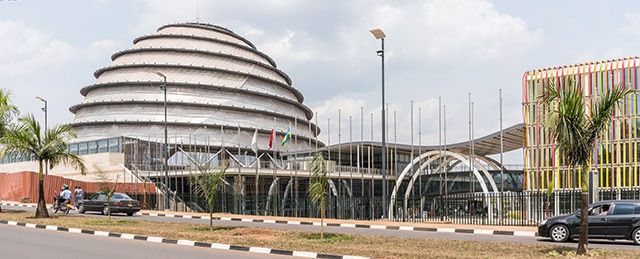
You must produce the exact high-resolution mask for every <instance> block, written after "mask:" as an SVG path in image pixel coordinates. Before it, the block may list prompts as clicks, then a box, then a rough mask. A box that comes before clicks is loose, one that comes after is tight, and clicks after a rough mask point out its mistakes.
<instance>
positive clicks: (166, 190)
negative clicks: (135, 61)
mask: <svg viewBox="0 0 640 259" xmlns="http://www.w3.org/2000/svg"><path fill="white" fill-rule="evenodd" d="M153 73H155V74H156V75H158V76H160V77H162V87H160V88H162V90H163V91H164V147H163V148H162V150H163V152H162V155H163V156H164V197H165V203H164V209H165V210H168V209H169V154H168V152H169V150H167V148H168V147H167V77H166V76H165V75H164V74H163V73H160V72H153Z"/></svg>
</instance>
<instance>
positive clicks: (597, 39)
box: [0, 0, 640, 163]
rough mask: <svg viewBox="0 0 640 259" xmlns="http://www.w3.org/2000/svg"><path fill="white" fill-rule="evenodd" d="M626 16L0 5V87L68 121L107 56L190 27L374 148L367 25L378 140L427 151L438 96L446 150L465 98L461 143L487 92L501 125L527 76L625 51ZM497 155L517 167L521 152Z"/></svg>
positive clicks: (572, 5)
mask: <svg viewBox="0 0 640 259" xmlns="http://www.w3.org/2000/svg"><path fill="white" fill-rule="evenodd" d="M639 14H640V2H635V1H620V0H614V1H592V0H586V1H547V0H541V1H510V0H496V1H488V0H457V1H448V0H427V1H424V0H423V1H418V0H395V1H382V0H373V1H371V0H367V1H364V0H358V1H339V0H328V1H292V0H246V1H243V0H238V1H214V0H211V1H196V0H186V1H170V0H154V1H151V0H147V1H143V0H112V1H107V0H82V1H81V0H69V1H45V0H20V1H7V0H0V87H2V88H7V89H10V90H11V91H12V93H13V100H14V103H15V104H16V105H18V107H19V108H20V110H21V111H22V113H23V114H28V113H33V114H35V115H36V117H37V118H39V119H42V118H43V117H44V114H43V113H42V111H41V110H40V108H41V107H42V103H41V102H40V101H39V100H37V99H36V98H35V96H42V97H44V98H46V99H47V100H48V105H49V115H48V118H49V124H50V125H53V124H61V123H68V122H71V121H73V114H72V113H70V112H69V111H68V108H69V107H70V106H71V105H74V104H77V103H80V102H82V100H83V97H82V96H81V95H80V92H79V90H80V88H82V87H83V86H86V85H89V84H92V83H93V81H94V80H95V78H94V77H93V72H94V71H95V70H96V69H98V68H101V67H104V66H108V65H109V64H110V62H111V60H110V57H111V54H113V53H114V52H117V51H120V50H123V49H126V48H128V47H130V46H132V45H133V43H132V41H133V40H134V39H135V38H136V37H138V36H141V35H146V34H151V33H153V32H155V30H156V29H157V28H158V27H160V26H162V25H165V24H169V23H180V22H193V21H196V19H197V20H200V21H202V22H205V23H211V24H216V25H220V26H223V27H226V28H228V29H230V30H232V31H234V32H235V33H237V34H239V35H241V36H243V37H245V38H247V39H248V40H250V41H251V42H253V43H254V44H255V45H256V47H257V48H258V50H260V51H262V52H264V53H266V54H267V55H269V56H270V57H272V58H273V59H274V60H275V61H276V63H277V64H278V68H279V69H281V70H282V71H284V72H285V73H287V74H288V75H289V76H290V77H291V78H292V80H293V86H294V87H296V88H298V89H300V91H301V92H302V93H303V94H304V96H305V102H304V103H305V104H306V105H307V106H309V107H311V108H312V109H313V110H314V111H315V112H317V113H318V124H319V125H320V127H321V128H322V129H323V134H322V135H321V136H320V139H321V140H322V141H324V142H325V143H328V142H329V137H328V133H329V132H331V141H330V142H331V143H332V144H335V143H337V142H338V139H340V141H341V142H344V141H348V140H349V138H350V136H351V138H352V139H354V140H359V139H360V135H361V134H360V132H361V130H360V124H361V116H360V114H361V112H360V111H361V109H362V111H363V113H364V121H363V123H364V137H363V138H364V139H365V140H370V139H371V132H370V131H371V121H370V118H371V114H373V115H374V122H373V124H374V140H379V138H380V137H379V134H380V131H379V130H378V129H380V124H379V123H380V107H381V98H380V94H381V93H380V92H381V91H380V58H379V57H377V56H376V51H377V50H378V49H379V48H380V42H379V41H378V40H376V39H375V38H374V37H373V36H372V35H371V34H370V33H369V30H370V29H373V28H381V29H382V30H383V31H384V32H385V33H386V34H387V38H386V40H385V49H386V63H385V76H386V82H385V86H386V90H387V91H386V96H385V97H386V102H387V103H388V104H389V109H388V110H387V115H388V117H387V118H388V119H389V122H390V126H389V127H390V129H389V134H390V135H389V141H391V142H393V141H395V140H397V141H398V142H401V143H406V144H410V143H411V136H412V135H413V142H414V144H418V143H419V142H420V143H421V144H423V145H437V144H438V141H439V131H438V126H439V122H438V100H439V98H441V100H442V104H443V105H446V107H447V108H446V110H447V114H446V115H447V119H446V121H447V132H446V134H447V142H448V143H458V142H464V141H468V140H469V135H470V133H469V113H470V112H469V110H470V109H469V101H470V99H471V102H473V136H474V137H481V136H484V135H487V134H490V133H492V132H496V131H498V130H499V118H500V105H499V103H500V102H499V91H500V89H502V98H503V113H502V117H503V126H504V127H505V128H506V127H509V126H512V125H514V124H517V123H520V122H522V108H521V102H522V100H521V94H522V93H521V80H522V75H523V73H524V72H525V71H527V70H529V69H535V68H543V67H554V66H560V65H565V64H574V63H582V62H590V61H600V60H608V59H617V58H623V57H630V56H636V55H638V54H639V53H640V44H637V42H638V40H640V15H639ZM412 102H413V134H412V131H411V125H412V124H411V121H412V118H411V103H412ZM419 111H420V115H421V116H420V118H418V113H419ZM338 114H340V118H339V115H338ZM350 117H351V122H352V123H351V125H352V127H351V128H350V127H349V124H350V123H349V120H350ZM314 120H315V119H314ZM339 121H340V125H339V123H338V122H339ZM394 122H395V123H394ZM394 125H397V126H394ZM329 127H330V128H331V129H330V130H328V128H329ZM338 129H340V130H338ZM350 129H351V130H350ZM282 130H286V129H282ZM418 136H420V137H418ZM506 159H507V163H509V162H512V163H522V158H521V153H520V152H514V153H513V154H509V155H508V156H507V158H506Z"/></svg>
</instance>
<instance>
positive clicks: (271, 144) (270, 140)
mask: <svg viewBox="0 0 640 259" xmlns="http://www.w3.org/2000/svg"><path fill="white" fill-rule="evenodd" d="M275 137H276V130H275V129H271V137H270V138H269V148H271V147H273V139H274V138H275Z"/></svg>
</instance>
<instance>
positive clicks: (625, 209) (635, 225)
mask: <svg viewBox="0 0 640 259" xmlns="http://www.w3.org/2000/svg"><path fill="white" fill-rule="evenodd" d="M638 219H640V200H616V201H601V202H597V203H594V204H591V205H589V232H588V233H589V239H610V240H615V239H627V240H632V241H633V242H634V243H635V244H636V245H640V221H639V220H638ZM538 235H539V236H543V237H549V238H551V240H552V241H555V242H565V241H569V240H571V239H572V238H577V237H579V236H580V210H578V211H576V212H574V213H571V214H567V215H563V216H558V217H552V218H548V219H545V220H543V221H541V222H540V224H538Z"/></svg>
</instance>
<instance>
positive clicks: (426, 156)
mask: <svg viewBox="0 0 640 259" xmlns="http://www.w3.org/2000/svg"><path fill="white" fill-rule="evenodd" d="M440 158H445V159H446V161H445V162H444V163H442V164H440V165H438V167H437V168H436V170H433V172H438V173H442V171H443V167H444V165H446V164H448V163H449V162H450V161H453V160H457V162H458V163H464V164H465V165H467V166H468V167H469V168H473V174H474V175H475V177H476V179H478V182H479V183H480V186H481V188H482V192H483V193H489V188H488V186H487V183H486V182H485V180H484V178H483V177H482V175H481V174H480V171H482V173H483V174H484V176H485V177H486V178H487V181H488V182H489V185H490V186H491V189H492V190H493V192H498V187H497V186H496V183H495V181H493V178H492V177H491V174H490V173H489V172H488V170H487V168H486V167H485V166H484V165H483V164H482V163H480V161H483V162H485V163H487V164H488V165H489V166H491V167H493V168H500V167H502V165H500V164H498V163H497V162H496V161H495V160H493V159H490V158H486V157H481V156H476V157H475V159H473V165H474V166H473V167H471V160H470V158H469V156H467V155H464V154H460V153H456V152H452V151H440V150H433V151H428V152H425V153H423V154H420V155H419V156H418V157H416V158H414V159H413V160H412V161H411V163H409V164H408V165H407V166H406V167H405V168H404V169H403V170H402V173H401V174H400V175H399V176H398V178H397V179H396V184H395V186H394V187H393V191H392V193H391V201H390V204H389V209H388V215H389V218H393V217H394V214H393V211H394V209H393V208H394V207H395V202H396V196H397V193H398V189H399V187H400V185H401V184H402V182H403V181H404V178H405V176H406V175H407V174H408V173H411V174H410V175H411V176H412V177H411V179H410V181H409V185H408V186H407V190H406V192H405V195H404V204H403V209H404V210H406V209H407V199H408V195H409V194H410V193H411V191H412V189H413V183H415V180H416V178H417V177H418V176H419V175H420V173H419V172H421V171H422V170H423V169H424V168H425V167H426V166H428V165H430V164H431V163H432V162H433V161H436V160H437V159H440ZM423 160H424V161H423ZM417 164H419V167H418V169H417V170H415V171H413V172H412V171H411V169H412V168H414V166H415V165H417ZM478 169H479V170H480V171H478ZM446 170H448V169H446Z"/></svg>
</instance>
